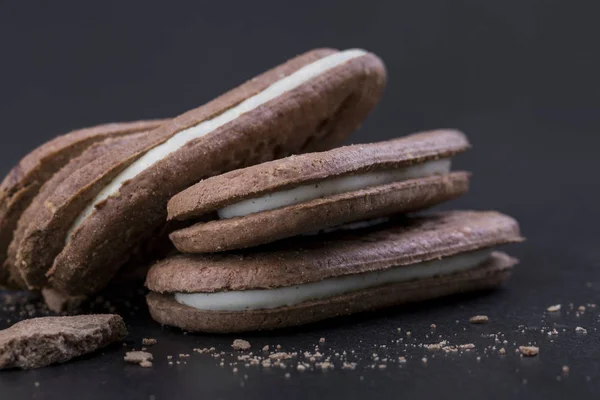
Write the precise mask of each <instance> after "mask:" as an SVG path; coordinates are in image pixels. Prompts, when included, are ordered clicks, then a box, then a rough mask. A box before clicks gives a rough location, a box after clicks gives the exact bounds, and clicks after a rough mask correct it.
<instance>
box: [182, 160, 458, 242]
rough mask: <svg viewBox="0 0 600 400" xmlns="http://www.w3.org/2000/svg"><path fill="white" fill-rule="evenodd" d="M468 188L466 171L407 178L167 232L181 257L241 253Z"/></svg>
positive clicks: (430, 201)
mask: <svg viewBox="0 0 600 400" xmlns="http://www.w3.org/2000/svg"><path fill="white" fill-rule="evenodd" d="M468 189H469V174H468V173H466V172H455V173H451V174H448V175H441V176H432V177H427V178H420V179H412V180H408V181H403V182H396V183H391V184H387V185H380V186H375V187H372V188H368V189H363V190H357V191H354V192H348V193H341V194H337V195H332V196H327V197H322V198H319V199H314V200H310V201H307V202H304V203H300V204H295V205H292V206H287V207H281V208H277V209H274V210H269V211H263V212H258V213H253V214H250V215H247V216H244V217H237V218H229V219H223V220H213V221H209V222H206V223H197V224H194V225H192V226H190V227H187V228H184V229H181V230H177V231H175V232H173V233H172V234H171V240H172V241H173V244H174V245H175V246H176V247H177V249H178V250H179V251H181V252H184V253H212V252H220V251H227V250H234V249H241V248H246V247H252V246H257V245H260V244H265V243H270V242H273V241H275V240H279V239H284V238H287V237H292V236H296V235H300V234H303V233H308V232H316V231H319V230H321V229H325V228H328V227H332V226H337V225H342V224H346V223H350V222H356V221H364V220H368V219H373V218H380V217H385V216H388V215H392V214H396V213H408V212H414V211H418V210H422V209H425V208H428V207H432V206H434V205H436V204H439V203H442V202H444V201H449V200H452V199H454V198H456V197H459V196H460V195H462V194H464V193H465V192H467V190H468Z"/></svg>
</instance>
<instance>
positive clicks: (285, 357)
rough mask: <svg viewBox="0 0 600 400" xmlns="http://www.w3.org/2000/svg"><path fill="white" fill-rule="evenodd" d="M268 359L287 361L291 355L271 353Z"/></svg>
mask: <svg viewBox="0 0 600 400" xmlns="http://www.w3.org/2000/svg"><path fill="white" fill-rule="evenodd" d="M269 358H270V359H271V360H289V359H290V358H292V355H291V354H288V353H273V354H271V355H269Z"/></svg>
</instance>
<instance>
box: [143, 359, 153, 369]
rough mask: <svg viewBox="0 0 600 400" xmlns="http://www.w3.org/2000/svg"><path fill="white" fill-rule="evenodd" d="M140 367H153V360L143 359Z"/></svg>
mask: <svg viewBox="0 0 600 400" xmlns="http://www.w3.org/2000/svg"><path fill="white" fill-rule="evenodd" d="M140 367H142V368H152V361H147V360H146V361H142V362H141V363H140Z"/></svg>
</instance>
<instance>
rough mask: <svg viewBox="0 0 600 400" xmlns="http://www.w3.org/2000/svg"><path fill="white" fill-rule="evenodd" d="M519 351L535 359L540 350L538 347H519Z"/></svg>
mask: <svg viewBox="0 0 600 400" xmlns="http://www.w3.org/2000/svg"><path fill="white" fill-rule="evenodd" d="M519 351H521V354H522V355H523V356H525V357H534V356H537V355H538V353H539V352H540V348H539V347H536V346H519Z"/></svg>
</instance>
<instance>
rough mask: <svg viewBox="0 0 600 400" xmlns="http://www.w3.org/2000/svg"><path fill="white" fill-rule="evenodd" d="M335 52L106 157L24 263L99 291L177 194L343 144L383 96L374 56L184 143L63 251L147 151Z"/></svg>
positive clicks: (34, 241) (46, 224)
mask: <svg viewBox="0 0 600 400" xmlns="http://www.w3.org/2000/svg"><path fill="white" fill-rule="evenodd" d="M334 52H335V51H334V50H328V49H326V50H316V51H312V52H309V53H306V54H304V55H302V56H299V57H297V58H295V59H293V60H290V61H289V62H287V63H285V64H283V65H281V66H279V67H277V68H275V69H273V70H271V71H268V72H267V73H265V74H262V75H261V76H259V77H257V78H255V79H253V80H251V81H249V82H247V83H246V84H244V85H242V86H240V87H238V88H236V89H234V90H232V91H230V92H229V93H226V94H225V95H223V96H221V97H219V98H217V99H215V100H214V101H212V102H210V103H208V104H206V105H204V106H202V107H199V108H197V109H195V110H192V111H190V112H188V113H185V114H183V115H180V116H179V117H177V118H175V119H173V120H171V121H169V122H167V123H165V124H163V125H161V126H160V127H159V128H158V129H155V130H153V131H152V132H150V133H149V135H148V137H147V138H146V139H145V140H144V141H143V143H138V144H137V145H136V148H130V149H126V150H124V151H123V152H115V153H114V154H109V155H107V156H106V158H104V157H103V158H101V159H100V160H98V162H97V163H94V165H90V166H86V167H85V168H82V169H80V170H78V171H77V172H76V173H74V174H72V175H71V176H69V178H68V179H66V180H65V181H63V182H62V183H61V185H60V186H59V188H58V189H57V190H56V191H55V192H54V193H53V194H52V195H51V196H50V197H49V198H48V199H46V203H47V204H50V205H51V207H48V208H47V212H46V211H45V212H44V213H43V215H41V216H40V217H41V218H39V219H37V221H36V223H35V224H34V225H35V226H30V227H29V228H28V233H27V234H26V235H25V237H24V239H23V240H22V241H21V244H20V249H19V251H18V254H19V255H18V257H21V261H22V265H27V266H28V268H32V269H36V270H39V271H48V270H49V272H48V277H49V278H50V284H51V285H52V286H54V287H56V288H57V289H59V290H61V291H63V292H65V293H68V294H70V295H87V294H90V293H93V292H96V291H98V290H100V289H102V288H103V287H104V286H105V285H106V284H107V283H108V281H109V280H110V279H111V278H112V277H113V276H114V274H115V273H116V271H117V270H118V269H119V268H120V267H121V265H122V264H123V263H124V261H125V260H126V255H127V254H129V253H130V252H131V250H132V249H133V248H135V247H136V246H138V245H139V243H140V242H142V241H144V240H146V239H147V238H148V236H149V235H150V234H151V232H153V231H154V230H155V229H156V228H159V227H160V226H162V225H163V224H164V223H165V221H166V214H167V212H166V205H167V203H168V200H169V199H170V198H171V197H172V196H174V195H175V194H177V193H179V192H180V191H182V190H184V189H185V188H187V187H189V186H190V185H192V184H194V183H196V182H198V181H199V180H201V179H204V178H207V177H209V176H213V175H217V174H220V173H224V172H227V171H230V170H233V169H236V168H241V167H245V166H248V165H252V164H256V163H261V162H265V161H268V160H271V159H274V158H281V157H284V156H288V155H290V154H293V153H299V152H308V151H318V150H324V149H328V148H331V147H332V146H334V145H336V144H338V143H339V142H340V141H342V140H343V139H345V138H346V137H347V135H348V134H349V133H350V132H352V131H353V130H354V129H355V128H356V127H358V126H359V124H360V123H361V121H362V120H363V119H364V117H365V116H366V115H367V114H368V113H369V112H370V111H371V109H372V108H373V107H374V106H375V104H376V103H377V102H378V100H379V98H380V96H381V93H382V90H383V87H384V84H385V69H384V66H383V64H382V63H381V61H380V60H379V59H378V58H377V57H376V56H374V55H372V54H365V55H363V56H360V57H357V58H354V59H352V60H349V61H347V62H346V63H344V64H341V65H339V66H338V67H336V68H333V69H331V70H329V71H327V72H325V73H323V74H321V75H319V76H318V77H316V78H315V79H312V80H310V81H308V82H306V83H305V84H302V85H300V86H299V87H297V88H296V89H294V90H291V91H289V92H286V93H284V94H282V95H281V96H279V97H278V98H276V99H274V100H272V101H270V102H269V103H268V104H265V105H264V106H261V107H258V108H256V109H254V110H252V111H249V112H247V113H245V114H243V115H242V116H240V117H239V118H237V119H236V120H234V121H231V122H230V123H228V124H226V125H224V126H222V127H220V128H219V129H216V130H214V131H213V132H211V133H210V134H208V135H206V136H204V137H201V138H199V139H197V140H193V141H191V142H189V143H187V144H186V145H185V146H183V147H182V148H180V149H179V150H177V151H175V152H173V153H171V154H170V155H169V156H168V157H165V158H163V159H162V160H160V161H159V162H157V163H155V164H154V165H152V166H151V167H150V168H147V169H146V170H144V171H143V172H141V173H140V174H138V175H137V176H136V177H135V178H133V179H131V180H130V181H128V182H127V184H125V185H123V186H122V187H121V188H120V190H119V193H118V195H115V196H111V197H110V198H108V199H107V200H106V201H104V202H102V203H100V204H98V205H97V207H96V209H95V211H94V212H93V213H92V214H91V215H90V216H89V217H88V218H86V219H85V220H84V221H83V223H82V224H81V225H80V226H79V227H78V229H76V230H75V231H74V232H73V234H72V235H71V237H70V239H69V241H68V243H67V244H66V245H65V244H64V243H65V239H66V234H67V232H68V230H69V228H70V227H71V226H72V224H73V223H74V221H75V220H76V218H77V217H78V215H79V214H80V213H81V212H82V211H83V210H84V209H85V208H86V206H87V205H88V204H89V203H90V202H91V200H92V199H93V198H94V197H95V195H96V194H97V193H99V192H100V191H101V190H102V189H103V188H104V187H105V186H106V185H107V184H108V183H110V182H111V181H112V179H113V178H114V177H115V176H116V175H117V174H118V173H119V172H120V171H122V170H123V169H124V168H126V167H127V166H129V165H130V164H131V163H132V162H134V161H135V160H136V159H138V158H139V157H140V156H141V155H142V154H144V153H145V152H146V151H148V150H149V149H151V148H153V147H155V146H157V145H159V144H161V143H163V142H165V141H166V140H168V139H169V138H171V137H172V136H173V135H175V134H177V133H178V132H180V131H182V130H184V129H186V128H189V127H192V126H196V125H197V124H199V123H201V122H203V121H205V120H207V119H210V118H212V117H214V116H215V115H218V114H220V113H222V112H223V111H225V110H227V109H229V108H231V107H233V106H235V105H237V104H238V103H240V102H241V101H243V100H245V99H246V98H248V97H250V96H252V95H253V94H256V93H258V92H260V91H262V90H263V89H265V88H267V87H268V86H270V85H271V84H272V83H274V82H276V81H278V80H280V79H281V78H282V77H283V76H286V75H289V74H291V73H293V72H294V71H296V70H298V69H299V68H301V67H302V66H304V65H306V64H309V63H311V62H313V61H316V60H318V59H320V58H323V57H325V56H327V55H329V54H332V53H334ZM42 249H43V250H42ZM34 264H37V265H36V266H35V267H33V265H34Z"/></svg>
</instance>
